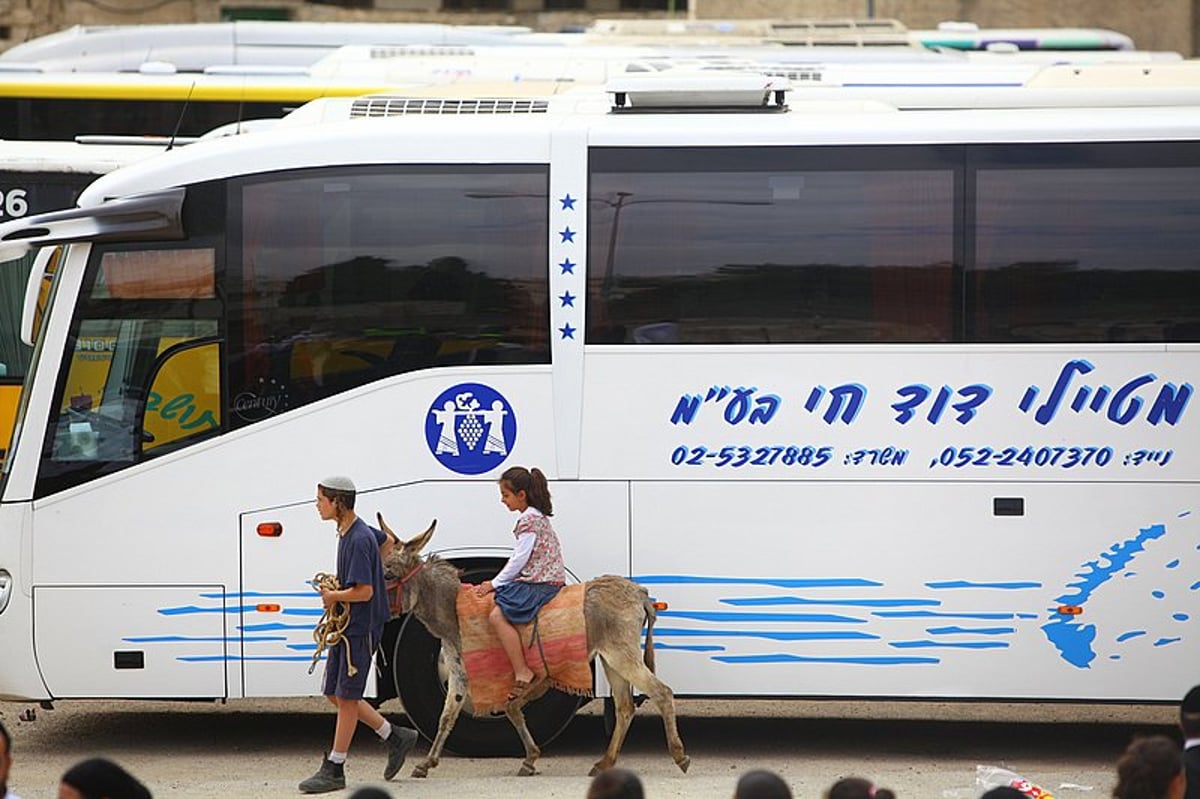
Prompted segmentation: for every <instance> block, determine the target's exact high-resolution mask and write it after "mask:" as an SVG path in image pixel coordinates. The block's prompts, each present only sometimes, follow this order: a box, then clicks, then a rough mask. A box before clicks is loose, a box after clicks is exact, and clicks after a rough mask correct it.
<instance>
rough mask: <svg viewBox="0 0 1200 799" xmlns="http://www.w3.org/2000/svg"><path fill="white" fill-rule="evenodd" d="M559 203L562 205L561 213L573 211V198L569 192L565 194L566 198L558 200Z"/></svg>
mask: <svg viewBox="0 0 1200 799" xmlns="http://www.w3.org/2000/svg"><path fill="white" fill-rule="evenodd" d="M559 202H560V203H562V209H561V210H563V211H574V210H575V198H574V197H572V196H571V192H567V196H566V197H563V198H562V199H561V200H559Z"/></svg>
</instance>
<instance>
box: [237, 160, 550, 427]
mask: <svg viewBox="0 0 1200 799" xmlns="http://www.w3.org/2000/svg"><path fill="white" fill-rule="evenodd" d="M547 192H548V173H547V170H546V168H545V167H524V166H495V167H491V166H489V167H477V166H469V167H468V166H443V167H421V168H417V167H407V168H403V169H398V168H385V167H378V168H370V169H357V170H351V171H347V170H345V169H338V170H332V169H331V170H316V171H308V172H304V173H293V174H286V175H279V176H273V177H271V178H270V179H268V180H255V181H249V182H246V183H244V184H243V185H241V186H240V187H239V188H238V190H237V194H238V195H239V205H238V211H237V212H236V218H237V219H238V220H239V226H240V233H239V234H238V237H237V238H238V245H236V246H237V247H238V255H237V257H236V259H237V263H238V270H239V274H238V276H237V277H236V278H235V280H234V283H233V285H232V288H231V295H232V296H233V297H234V298H236V304H235V311H234V313H235V317H236V318H235V320H234V321H233V324H232V330H231V337H232V338H233V347H234V352H236V353H237V354H236V355H235V356H234V357H233V359H232V364H231V368H232V373H231V380H232V383H233V407H232V415H233V419H234V424H247V423H250V422H254V421H258V420H260V419H263V418H266V417H267V416H270V415H273V414H275V413H279V412H282V411H284V410H287V409H289V408H295V407H299V406H301V405H304V404H306V403H309V402H312V401H315V400H318V399H321V398H323V397H328V396H331V395H333V394H336V393H338V392H340V391H345V390H347V389H350V388H353V387H355V386H360V385H363V384H365V383H368V382H371V381H373V380H378V379H380V378H383V377H386V376H389V375H394V374H400V373H403V372H408V371H412V370H416V369H424V368H429V367H436V366H447V365H459V364H503V363H546V362H548V361H549V346H548V340H547V329H548V325H549V306H548V302H547V276H546V262H547V240H548V232H547V230H548V228H547V225H548V222H547V212H546V208H547Z"/></svg>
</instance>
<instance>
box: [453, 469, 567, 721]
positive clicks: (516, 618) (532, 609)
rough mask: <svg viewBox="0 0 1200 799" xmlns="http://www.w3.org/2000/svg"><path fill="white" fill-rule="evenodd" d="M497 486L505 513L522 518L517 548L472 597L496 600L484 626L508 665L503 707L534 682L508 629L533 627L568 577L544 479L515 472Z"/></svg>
mask: <svg viewBox="0 0 1200 799" xmlns="http://www.w3.org/2000/svg"><path fill="white" fill-rule="evenodd" d="M499 482H500V501H501V502H502V503H504V507H506V508H508V509H509V510H510V511H513V512H516V513H519V514H521V515H520V517H518V519H517V524H516V527H514V528H513V535H515V536H516V537H517V543H516V546H514V547H513V554H512V557H511V558H509V559H508V563H506V564H504V568H503V569H501V570H500V573H499V574H497V575H496V576H495V577H493V578H492V579H491V580H487V581H486V582H483V583H481V584H480V585H478V586H477V587H476V589H475V591H476V593H477V594H478V595H479V596H486V595H487V594H488V593H491V592H493V591H494V592H495V594H496V606H495V607H494V608H492V610H491V613H490V614H489V616H488V621H489V622H491V625H492V628H493V629H494V630H495V631H496V635H497V636H498V637H499V639H500V645H501V646H502V647H504V653H505V654H506V655H508V659H509V661H510V662H511V663H512V669H513V675H514V677H515V682H514V683H513V688H512V691H511V692H510V693H509V695H508V701H509V702H513V701H515V700H517V699H520V698H521V697H522V696H524V695H525V693H526V692H527V691H528V690H529V688H530V686H531V685H532V684H533V682H534V677H535V675H534V673H533V669H531V668H529V664H528V663H526V662H525V650H524V646H522V643H521V634H520V633H519V632H518V631H517V630H516V628H515V627H513V625H514V624H525V623H527V622H530V621H533V619H534V617H535V616H537V613H538V611H539V610H540V609H541V607H542V606H543V605H545V604H546V603H547V602H549V601H550V600H551V599H554V597H555V595H556V594H557V593H558V591H559V589H560V588H562V587H563V583H565V582H566V576H567V575H566V569H565V568H564V567H563V557H562V548H561V547H560V546H559V543H558V536H557V535H556V534H555V533H554V528H553V527H551V526H550V519H549V518H548V517H550V516H552V515H553V514H554V506H553V505H552V504H551V502H550V487H549V486H548V485H547V484H546V476H545V475H544V474H542V472H541V470H540V469H537V468H534V469H532V470H530V469H526V468H524V467H522V466H514V467H512V468H511V469H508V470H507V471H505V472H504V474H502V475H501V476H500V481H499Z"/></svg>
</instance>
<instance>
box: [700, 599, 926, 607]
mask: <svg viewBox="0 0 1200 799" xmlns="http://www.w3.org/2000/svg"><path fill="white" fill-rule="evenodd" d="M721 602H722V603H724V604H726V605H735V606H740V607H768V606H772V605H846V606H849V607H860V608H903V607H917V606H934V607H936V606H938V605H941V604H942V601H941V600H940V599H809V598H807V597H798V596H781V597H773V596H756V597H748V598H736V597H735V598H732V599H722V600H721Z"/></svg>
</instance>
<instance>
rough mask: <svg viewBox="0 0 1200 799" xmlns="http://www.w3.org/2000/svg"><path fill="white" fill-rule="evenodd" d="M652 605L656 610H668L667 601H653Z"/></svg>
mask: <svg viewBox="0 0 1200 799" xmlns="http://www.w3.org/2000/svg"><path fill="white" fill-rule="evenodd" d="M650 606H651V607H652V608H654V609H655V610H666V609H667V603H666V602H651V603H650Z"/></svg>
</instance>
